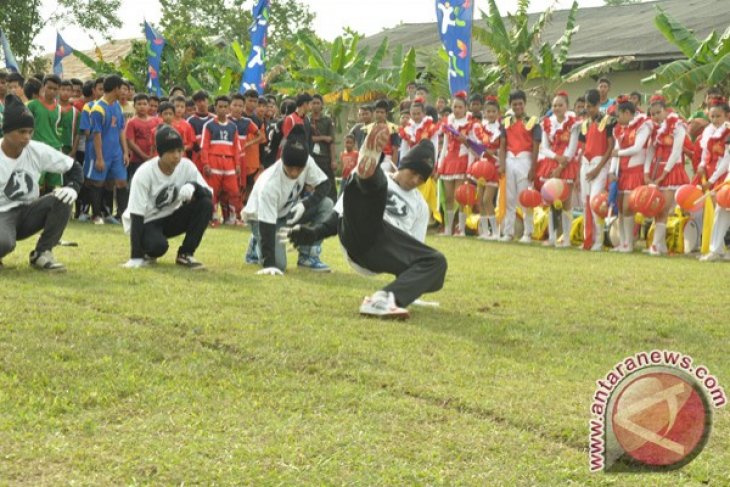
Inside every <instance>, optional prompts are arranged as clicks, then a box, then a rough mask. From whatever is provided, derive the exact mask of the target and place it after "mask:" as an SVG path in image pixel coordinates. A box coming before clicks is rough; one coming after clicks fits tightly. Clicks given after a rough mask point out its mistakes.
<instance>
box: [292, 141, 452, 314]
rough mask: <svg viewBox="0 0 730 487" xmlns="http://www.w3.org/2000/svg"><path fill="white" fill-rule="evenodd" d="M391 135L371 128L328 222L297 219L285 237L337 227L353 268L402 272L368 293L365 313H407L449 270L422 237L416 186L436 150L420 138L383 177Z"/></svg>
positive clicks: (425, 213) (424, 215) (300, 241)
mask: <svg viewBox="0 0 730 487" xmlns="http://www.w3.org/2000/svg"><path fill="white" fill-rule="evenodd" d="M387 141H388V132H387V129H383V128H380V127H377V128H375V129H374V130H373V131H371V132H370V133H369V134H368V138H367V139H366V141H365V143H364V144H363V147H362V148H361V152H360V154H361V156H360V161H359V163H358V167H357V172H356V173H354V174H353V175H352V176H351V177H350V179H349V180H348V181H347V183H346V185H345V190H344V192H343V194H342V196H341V197H340V199H339V201H338V202H337V204H336V205H335V211H333V212H332V213H331V215H330V217H329V218H328V219H327V220H326V221H324V222H322V223H321V224H315V225H297V226H295V227H293V228H292V229H290V230H287V231H284V232H282V235H281V236H282V237H288V238H289V239H290V240H291V241H292V243H293V244H294V245H295V246H298V245H306V244H308V243H309V242H310V241H312V240H316V239H322V238H325V237H328V236H332V235H335V234H339V237H340V243H341V244H342V247H343V248H344V250H345V256H346V257H347V260H348V261H349V262H350V264H351V265H352V267H353V268H355V270H356V271H358V272H360V273H362V274H368V275H371V274H378V273H387V274H394V275H395V276H397V277H396V280H395V281H393V282H392V283H390V284H389V285H387V286H386V287H384V288H383V289H381V290H380V291H377V292H376V293H375V294H373V295H372V296H369V297H366V298H365V299H364V301H363V302H362V304H361V306H360V314H363V315H367V316H377V317H380V318H408V316H409V314H408V310H407V309H405V308H406V306H408V305H409V304H411V303H413V302H414V301H416V300H417V299H418V298H419V297H420V296H421V295H422V294H423V293H426V292H434V291H438V290H439V289H441V287H443V283H444V277H445V276H446V268H447V264H446V258H445V257H444V256H443V254H441V253H440V252H438V251H436V250H434V249H432V248H430V247H428V246H426V245H425V244H424V240H425V239H426V229H427V227H428V217H429V210H428V205H427V204H426V201H425V200H424V199H423V196H422V195H421V192H420V191H418V190H417V188H418V186H419V185H420V184H422V183H423V182H424V181H425V180H426V179H428V177H429V176H430V175H431V173H432V171H433V161H434V156H435V149H434V146H433V143H432V142H431V141H430V140H422V141H421V142H419V143H418V144H417V145H416V146H415V147H414V148H413V149H411V150H410V151H409V152H408V153H407V154H406V155H405V156H404V157H403V159H401V161H400V167H399V169H398V171H397V172H396V173H395V174H393V175H388V176H386V175H385V173H384V172H383V170H382V168H381V167H379V164H378V160H379V159H380V158H381V156H380V154H381V152H382V147H383V146H384V145H385V144H386V143H387Z"/></svg>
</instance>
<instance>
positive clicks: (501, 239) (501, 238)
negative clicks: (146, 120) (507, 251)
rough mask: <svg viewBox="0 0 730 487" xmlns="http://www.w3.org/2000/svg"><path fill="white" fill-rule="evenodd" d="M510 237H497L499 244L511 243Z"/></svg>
mask: <svg viewBox="0 0 730 487" xmlns="http://www.w3.org/2000/svg"><path fill="white" fill-rule="evenodd" d="M512 238H513V237H512V235H502V236H501V237H499V241H500V242H511V241H512Z"/></svg>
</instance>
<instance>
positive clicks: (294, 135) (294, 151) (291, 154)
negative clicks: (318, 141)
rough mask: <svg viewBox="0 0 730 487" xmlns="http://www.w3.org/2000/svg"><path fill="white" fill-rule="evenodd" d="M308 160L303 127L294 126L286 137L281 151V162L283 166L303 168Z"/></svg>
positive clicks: (299, 125)
mask: <svg viewBox="0 0 730 487" xmlns="http://www.w3.org/2000/svg"><path fill="white" fill-rule="evenodd" d="M308 159H309V144H307V134H306V132H305V131H304V126H303V125H301V124H297V125H294V127H292V129H291V132H289V135H287V137H286V141H285V142H284V148H283V149H282V151H281V161H282V162H283V163H284V165H285V166H293V167H304V166H306V165H307V160H308Z"/></svg>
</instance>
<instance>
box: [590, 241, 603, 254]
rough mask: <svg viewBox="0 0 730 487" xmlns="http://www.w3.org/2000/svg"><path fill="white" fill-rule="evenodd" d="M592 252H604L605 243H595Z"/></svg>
mask: <svg viewBox="0 0 730 487" xmlns="http://www.w3.org/2000/svg"><path fill="white" fill-rule="evenodd" d="M591 252H603V242H600V243H594V244H593V246H592V247H591Z"/></svg>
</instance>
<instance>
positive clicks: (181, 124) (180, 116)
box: [172, 88, 195, 159]
mask: <svg viewBox="0 0 730 487" xmlns="http://www.w3.org/2000/svg"><path fill="white" fill-rule="evenodd" d="M178 89H179V88H178ZM185 103H186V102H185V97H184V96H182V95H178V96H176V97H175V98H173V99H172V104H173V105H174V106H175V117H174V118H173V119H172V128H174V129H175V130H177V133H179V134H180V136H181V137H182V139H183V149H184V150H185V157H187V158H188V159H192V155H193V145H194V144H195V130H193V126H192V125H190V124H189V123H188V121H187V120H186V118H185Z"/></svg>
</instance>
